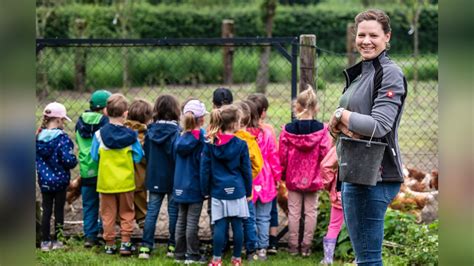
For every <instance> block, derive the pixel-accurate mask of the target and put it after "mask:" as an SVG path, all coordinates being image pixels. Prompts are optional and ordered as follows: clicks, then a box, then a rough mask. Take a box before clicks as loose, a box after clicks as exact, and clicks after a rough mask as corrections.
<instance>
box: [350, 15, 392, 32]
mask: <svg viewBox="0 0 474 266" xmlns="http://www.w3.org/2000/svg"><path fill="white" fill-rule="evenodd" d="M364 20H375V21H377V22H378V23H380V25H382V30H383V32H384V33H385V34H387V33H389V32H391V31H392V28H391V27H390V18H389V16H388V15H387V14H386V13H385V12H383V11H382V10H380V9H368V10H366V11H364V12H360V13H359V14H357V16H356V17H355V18H354V22H355V28H356V29H357V27H358V26H359V23H361V22H362V21H364Z"/></svg>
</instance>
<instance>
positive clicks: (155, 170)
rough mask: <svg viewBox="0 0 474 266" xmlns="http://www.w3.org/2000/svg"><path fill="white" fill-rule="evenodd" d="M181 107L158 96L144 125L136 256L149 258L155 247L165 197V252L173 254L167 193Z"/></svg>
mask: <svg viewBox="0 0 474 266" xmlns="http://www.w3.org/2000/svg"><path fill="white" fill-rule="evenodd" d="M180 114H181V110H180V109H179V103H178V100H177V99H176V97H174V96H172V95H169V94H164V95H160V96H159V97H158V98H157V99H156V102H155V105H154V107H153V121H154V122H153V123H151V124H150V125H148V131H147V133H146V136H145V143H144V145H143V150H144V151H145V158H146V161H147V168H146V179H145V186H146V189H147V190H148V192H149V194H148V205H147V214H146V217H145V225H144V228H143V237H142V246H141V247H140V250H139V252H140V254H139V256H138V257H139V258H141V259H149V258H150V253H151V250H152V249H153V248H154V246H155V228H156V220H157V219H158V214H159V213H160V208H161V203H162V202H163V199H164V198H165V196H167V199H168V219H169V220H168V230H169V239H168V253H167V256H169V257H172V256H174V250H175V228H176V221H177V219H178V206H177V205H176V203H175V202H174V199H173V197H172V195H171V193H172V192H173V179H174V169H175V162H176V161H175V160H176V149H175V145H176V139H177V138H178V136H179V132H180V128H179V125H178V121H179V116H180Z"/></svg>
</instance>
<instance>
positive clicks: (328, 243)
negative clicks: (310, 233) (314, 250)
mask: <svg viewBox="0 0 474 266" xmlns="http://www.w3.org/2000/svg"><path fill="white" fill-rule="evenodd" d="M336 242H337V239H336V238H326V237H325V238H324V239H323V246H324V259H323V260H321V262H320V264H323V265H329V264H332V260H333V257H334V249H335V248H336Z"/></svg>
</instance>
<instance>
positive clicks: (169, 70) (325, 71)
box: [37, 47, 438, 90]
mask: <svg viewBox="0 0 474 266" xmlns="http://www.w3.org/2000/svg"><path fill="white" fill-rule="evenodd" d="M44 51H45V52H46V53H45V54H44V56H42V57H41V58H42V59H41V60H40V61H39V62H38V66H37V67H38V69H46V71H47V73H48V80H49V81H48V82H49V85H50V86H51V87H52V88H54V89H58V90H72V89H74V50H73V49H71V50H69V49H58V50H54V49H48V48H47V49H46V50H44ZM393 60H394V61H395V62H397V63H398V64H399V65H400V67H401V68H402V70H403V72H404V73H405V76H406V77H407V79H408V80H412V79H413V59H412V58H410V57H406V56H395V57H394V58H393ZM258 62H259V53H258V51H256V50H253V49H252V48H237V49H236V51H235V54H234V68H233V81H234V82H235V83H253V82H255V78H256V73H257V69H258ZM346 64H347V59H346V58H345V57H343V56H330V55H323V56H319V57H318V88H319V89H321V90H324V89H325V88H326V84H327V83H333V82H342V81H344V76H343V74H342V70H343V69H344V68H345V67H347V65H346ZM122 67H123V62H122V57H121V50H120V48H106V50H104V49H101V48H98V50H95V48H94V49H93V50H89V52H88V54H87V66H86V69H87V80H88V82H90V84H91V85H93V86H94V87H120V86H121V85H122ZM269 67H270V68H269V71H270V76H269V79H270V82H274V83H284V82H290V80H291V64H290V63H289V62H288V61H287V60H286V59H285V58H283V57H282V56H281V55H279V54H278V53H276V52H273V53H272V55H271V58H270V63H269ZM130 71H131V72H130V76H131V78H132V83H133V84H132V85H133V86H143V85H153V84H219V83H222V82H223V80H222V73H223V64H222V51H220V49H215V50H208V49H206V48H202V47H201V48H198V47H179V48H170V49H168V48H165V49H156V48H143V49H142V48H130ZM418 74H419V80H421V81H426V80H436V79H437V78H438V58H437V56H435V55H429V56H423V57H421V58H420V60H419V63H418Z"/></svg>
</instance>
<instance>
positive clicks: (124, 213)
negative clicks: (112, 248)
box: [100, 191, 135, 245]
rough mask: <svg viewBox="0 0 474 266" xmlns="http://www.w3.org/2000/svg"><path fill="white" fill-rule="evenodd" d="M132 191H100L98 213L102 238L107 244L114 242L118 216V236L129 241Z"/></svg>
mask: <svg viewBox="0 0 474 266" xmlns="http://www.w3.org/2000/svg"><path fill="white" fill-rule="evenodd" d="M134 193H135V192H134V191H129V192H122V193H112V194H106V193H100V215H101V217H102V223H103V226H104V235H103V236H104V240H105V242H106V244H107V245H113V243H114V242H115V235H116V233H115V221H116V218H117V215H118V216H119V217H120V236H121V240H122V242H130V237H131V235H132V232H133V227H134V224H133V223H134V219H135V208H134V205H133V195H134Z"/></svg>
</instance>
